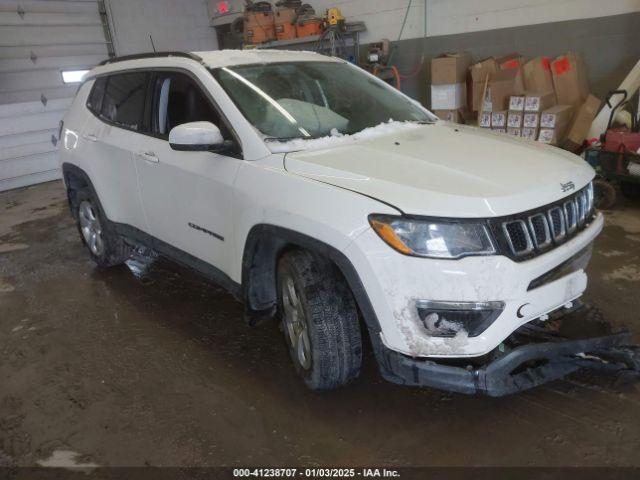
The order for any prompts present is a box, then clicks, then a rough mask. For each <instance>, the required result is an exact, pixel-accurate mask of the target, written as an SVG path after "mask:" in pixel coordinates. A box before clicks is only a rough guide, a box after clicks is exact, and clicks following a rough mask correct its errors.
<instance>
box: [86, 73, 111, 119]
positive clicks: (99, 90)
mask: <svg viewBox="0 0 640 480" xmlns="http://www.w3.org/2000/svg"><path fill="white" fill-rule="evenodd" d="M106 86H107V78H106V77H100V78H97V79H96V80H95V82H93V87H91V93H89V98H88V99H87V108H88V109H89V110H91V111H92V112H93V113H95V114H96V115H100V109H101V108H102V99H103V98H104V91H105V87H106Z"/></svg>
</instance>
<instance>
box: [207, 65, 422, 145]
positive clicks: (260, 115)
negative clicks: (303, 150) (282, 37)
mask: <svg viewBox="0 0 640 480" xmlns="http://www.w3.org/2000/svg"><path fill="white" fill-rule="evenodd" d="M212 73H213V75H214V77H215V78H216V79H217V80H218V82H219V83H220V85H222V88H224V90H225V91H226V92H227V94H228V95H229V96H230V97H231V99H232V100H233V102H234V103H235V104H236V106H237V107H238V108H239V109H240V111H241V112H242V113H243V115H244V116H245V117H246V118H247V120H249V122H251V124H253V125H254V126H255V127H256V128H257V129H258V130H260V131H261V132H262V133H263V134H264V135H266V136H267V137H271V138H274V139H283V140H284V139H293V138H312V137H323V136H327V135H339V134H347V135H348V134H353V133H356V132H359V131H361V130H364V129H365V128H368V127H373V126H376V125H379V124H380V123H385V122H389V121H391V120H393V121H411V122H431V121H433V120H434V119H433V118H432V117H431V116H430V115H429V114H428V113H427V111H426V110H424V109H422V108H421V107H419V106H417V105H415V104H414V103H413V102H412V101H411V100H409V99H408V98H407V97H405V96H404V95H402V94H401V93H399V92H398V91H396V90H394V89H393V88H391V87H387V86H386V85H383V84H381V82H379V81H377V80H376V79H374V78H371V77H370V76H369V75H366V74H365V73H364V72H362V71H360V70H359V69H358V68H355V67H352V66H350V65H347V64H344V63H338V62H299V63H271V64H260V65H244V66H235V67H224V68H218V69H215V70H212Z"/></svg>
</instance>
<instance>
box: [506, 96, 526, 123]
mask: <svg viewBox="0 0 640 480" xmlns="http://www.w3.org/2000/svg"><path fill="white" fill-rule="evenodd" d="M511 98H513V97H511ZM523 116H524V113H523V112H514V111H513V110H509V114H508V115H507V127H510V128H522V117H523Z"/></svg>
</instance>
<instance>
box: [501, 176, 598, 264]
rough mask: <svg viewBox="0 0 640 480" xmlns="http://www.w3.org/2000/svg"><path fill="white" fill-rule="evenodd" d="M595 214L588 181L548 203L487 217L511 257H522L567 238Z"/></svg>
mask: <svg viewBox="0 0 640 480" xmlns="http://www.w3.org/2000/svg"><path fill="white" fill-rule="evenodd" d="M593 215H594V209H593V188H592V187H591V185H589V186H588V187H586V188H584V189H582V190H581V191H579V192H577V193H576V194H574V195H572V196H570V197H568V198H565V199H563V200H560V201H558V202H555V203H553V204H551V205H547V206H545V207H542V208H539V209H535V210H532V211H529V212H524V213H522V214H520V215H513V216H511V217H506V218H504V217H503V218H502V219H493V220H491V221H490V223H491V225H492V229H493V231H494V234H495V235H496V237H497V238H498V243H499V244H500V245H501V246H502V247H503V250H504V251H505V253H506V254H507V255H508V256H510V257H511V258H513V259H514V260H525V259H527V258H531V257H532V256H535V255H537V254H540V253H544V252H546V251H548V250H550V249H552V248H554V247H555V246H557V245H560V244H561V243H563V242H565V241H567V240H568V239H569V238H571V237H572V236H573V235H575V234H577V232H579V231H580V230H582V229H583V228H584V227H585V226H586V225H587V223H588V221H590V220H591V218H592V217H593Z"/></svg>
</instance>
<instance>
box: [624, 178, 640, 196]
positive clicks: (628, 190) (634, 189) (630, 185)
mask: <svg viewBox="0 0 640 480" xmlns="http://www.w3.org/2000/svg"><path fill="white" fill-rule="evenodd" d="M620 191H621V192H622V195H624V196H625V197H626V198H628V199H629V200H640V183H635V182H620Z"/></svg>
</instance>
